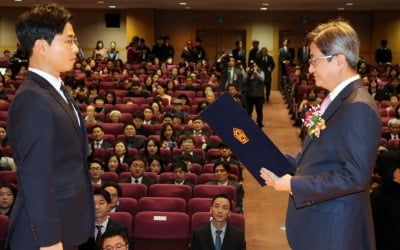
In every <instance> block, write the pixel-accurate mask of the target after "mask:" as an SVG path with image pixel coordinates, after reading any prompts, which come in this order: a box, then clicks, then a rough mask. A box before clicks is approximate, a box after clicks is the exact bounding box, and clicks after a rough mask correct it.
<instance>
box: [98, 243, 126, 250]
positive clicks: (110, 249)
mask: <svg viewBox="0 0 400 250" xmlns="http://www.w3.org/2000/svg"><path fill="white" fill-rule="evenodd" d="M127 246H128V244H121V243H117V244H115V245H114V246H105V247H103V248H102V249H103V250H114V249H116V250H120V249H127Z"/></svg>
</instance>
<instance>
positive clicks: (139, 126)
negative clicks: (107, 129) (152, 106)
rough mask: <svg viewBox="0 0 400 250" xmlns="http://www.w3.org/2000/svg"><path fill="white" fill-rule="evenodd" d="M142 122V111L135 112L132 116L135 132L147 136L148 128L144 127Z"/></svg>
mask: <svg viewBox="0 0 400 250" xmlns="http://www.w3.org/2000/svg"><path fill="white" fill-rule="evenodd" d="M143 123H144V114H143V112H137V113H135V114H134V116H133V124H134V125H135V128H136V134H138V135H144V136H146V137H147V136H149V135H150V134H151V131H150V130H149V129H147V128H146V127H144V126H143Z"/></svg>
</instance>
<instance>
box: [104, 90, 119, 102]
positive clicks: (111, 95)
mask: <svg viewBox="0 0 400 250" xmlns="http://www.w3.org/2000/svg"><path fill="white" fill-rule="evenodd" d="M104 99H105V104H112V105H115V104H116V103H117V96H116V94H115V92H114V91H113V90H107V92H106V96H105V98H104Z"/></svg>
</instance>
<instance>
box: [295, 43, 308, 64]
mask: <svg viewBox="0 0 400 250" xmlns="http://www.w3.org/2000/svg"><path fill="white" fill-rule="evenodd" d="M309 58H310V47H308V46H301V47H300V48H299V49H298V50H297V59H298V60H299V63H301V64H305V63H308V59H309Z"/></svg>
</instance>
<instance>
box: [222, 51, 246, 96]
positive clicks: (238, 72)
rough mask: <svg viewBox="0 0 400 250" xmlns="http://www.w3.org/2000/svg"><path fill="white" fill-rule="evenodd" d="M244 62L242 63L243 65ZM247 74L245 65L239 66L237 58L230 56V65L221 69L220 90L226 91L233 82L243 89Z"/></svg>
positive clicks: (239, 88)
mask: <svg viewBox="0 0 400 250" xmlns="http://www.w3.org/2000/svg"><path fill="white" fill-rule="evenodd" d="M241 65H242V64H240V66H241ZM245 76H246V73H245V71H244V70H243V66H241V67H237V65H236V59H235V57H233V56H230V57H229V61H228V65H227V66H224V67H223V68H222V69H221V79H220V82H219V90H220V91H225V90H226V88H227V86H228V85H229V84H233V85H235V86H236V88H237V89H238V90H239V91H242V89H243V84H244V82H243V81H244V80H245V79H244V78H245Z"/></svg>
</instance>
